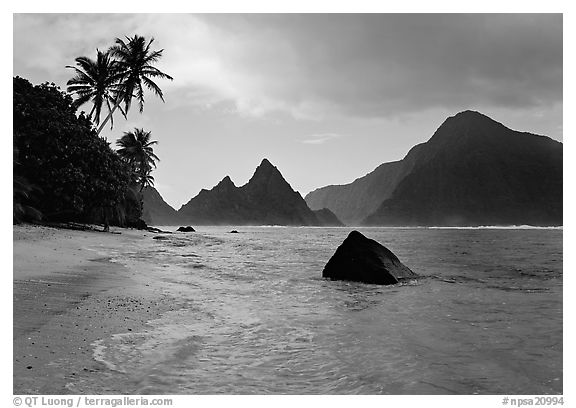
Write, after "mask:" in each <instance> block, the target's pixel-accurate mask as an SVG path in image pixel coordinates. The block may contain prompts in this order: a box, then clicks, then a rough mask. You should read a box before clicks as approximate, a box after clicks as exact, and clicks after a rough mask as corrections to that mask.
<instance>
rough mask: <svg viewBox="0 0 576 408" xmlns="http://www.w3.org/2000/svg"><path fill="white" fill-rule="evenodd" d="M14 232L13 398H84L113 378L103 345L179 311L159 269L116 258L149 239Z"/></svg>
mask: <svg viewBox="0 0 576 408" xmlns="http://www.w3.org/2000/svg"><path fill="white" fill-rule="evenodd" d="M111 230H113V231H114V232H121V233H120V234H107V233H102V232H96V231H75V230H65V229H55V228H51V227H43V226H32V225H15V226H14V227H13V243H14V251H13V260H14V266H13V370H14V371H13V392H14V394H70V393H72V394H77V393H82V390H81V389H78V388H76V387H77V386H78V385H80V386H81V384H85V383H89V382H90V378H93V376H97V375H106V370H107V368H106V366H105V364H103V363H102V362H99V361H97V360H96V359H95V354H94V352H95V350H94V349H95V346H94V345H95V344H97V343H96V342H97V341H99V340H101V339H104V338H109V337H110V336H112V335H115V334H119V333H125V332H137V331H145V330H146V327H147V324H148V322H149V321H150V320H153V319H155V318H158V317H160V316H161V315H162V313H164V312H165V311H168V310H170V309H171V308H172V306H171V304H172V302H171V298H170V297H169V296H168V295H166V294H165V293H163V291H162V285H161V284H158V283H159V282H160V281H159V279H157V277H156V276H155V274H154V270H153V269H146V268H145V267H143V266H142V265H140V264H139V265H138V270H135V268H132V267H130V266H125V265H123V264H120V263H118V262H114V260H113V259H112V256H111V253H110V251H111V250H113V249H114V248H118V247H122V246H125V245H131V244H134V243H135V242H137V240H139V239H143V238H145V237H147V236H148V235H149V234H148V233H146V232H143V231H136V230H124V229H111Z"/></svg>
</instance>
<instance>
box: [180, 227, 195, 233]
mask: <svg viewBox="0 0 576 408" xmlns="http://www.w3.org/2000/svg"><path fill="white" fill-rule="evenodd" d="M176 231H180V232H196V230H195V229H194V228H192V227H191V226H187V227H180V228H178V229H177V230H176Z"/></svg>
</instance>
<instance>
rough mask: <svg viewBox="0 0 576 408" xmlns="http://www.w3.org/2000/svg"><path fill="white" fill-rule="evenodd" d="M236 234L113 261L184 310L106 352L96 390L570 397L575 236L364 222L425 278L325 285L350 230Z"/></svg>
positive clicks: (190, 237)
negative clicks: (566, 271)
mask: <svg viewBox="0 0 576 408" xmlns="http://www.w3.org/2000/svg"><path fill="white" fill-rule="evenodd" d="M235 228H237V229H238V230H239V231H240V232H239V233H238V234H230V233H229V231H230V230H231V229H232V228H231V227H199V228H198V231H197V232H196V233H189V234H185V233H175V234H172V235H170V236H168V239H167V240H152V239H151V238H147V239H145V240H142V241H141V242H139V243H138V244H137V245H136V246H134V247H130V248H126V249H122V250H120V251H119V252H118V251H117V252H116V253H114V254H113V256H114V260H115V261H117V262H125V263H127V264H130V265H131V266H132V267H138V265H140V264H141V263H146V264H147V265H148V266H150V265H153V266H154V268H155V273H157V276H158V283H157V284H159V285H162V287H164V288H165V291H166V293H167V294H169V295H170V296H173V297H174V299H175V300H174V310H173V311H170V312H167V313H166V314H164V315H163V316H162V317H161V318H159V319H156V320H153V321H151V322H150V329H149V330H148V331H147V332H143V333H121V334H117V335H115V336H113V337H110V338H105V339H101V340H99V341H98V342H96V343H95V344H93V347H94V358H95V359H97V360H98V361H101V362H102V363H103V364H105V367H106V368H105V369H104V370H103V373H102V375H100V376H98V378H93V379H92V380H91V385H90V387H91V388H90V389H89V390H87V391H90V392H92V393H99V392H100V393H104V392H107V393H109V392H123V393H132V394H561V393H562V391H563V387H562V377H563V375H562V230H561V229H489V228H484V229H424V228H413V229H402V228H360V229H359V230H360V231H361V232H363V233H364V234H365V235H366V236H368V237H370V238H373V239H375V240H377V241H379V242H380V243H382V244H383V245H385V246H386V247H388V248H389V249H390V250H392V251H393V252H394V253H395V254H396V255H397V256H398V257H399V258H400V260H401V261H402V262H403V263H404V264H406V265H407V266H408V267H410V268H411V269H412V270H413V271H415V272H416V273H418V274H420V275H421V276H422V277H421V278H420V279H418V280H415V281H412V282H410V283H407V284H402V285H395V286H377V285H367V284H361V283H351V282H335V281H329V280H325V279H322V277H321V274H322V269H323V267H324V265H325V263H326V262H327V261H328V259H329V258H330V256H331V255H332V254H333V253H334V251H335V250H336V248H337V247H338V245H339V244H340V243H341V242H342V241H343V239H344V238H345V237H346V236H347V234H348V233H349V232H350V231H351V229H350V228H281V227H235ZM168 229H169V228H168Z"/></svg>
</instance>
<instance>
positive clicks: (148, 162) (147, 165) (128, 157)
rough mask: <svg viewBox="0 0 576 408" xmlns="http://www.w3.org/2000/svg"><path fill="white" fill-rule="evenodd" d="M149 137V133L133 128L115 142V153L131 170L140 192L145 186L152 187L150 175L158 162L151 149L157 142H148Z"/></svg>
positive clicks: (152, 179) (152, 178)
mask: <svg viewBox="0 0 576 408" xmlns="http://www.w3.org/2000/svg"><path fill="white" fill-rule="evenodd" d="M151 137H152V133H151V132H147V131H145V130H144V129H138V128H135V129H134V130H133V131H131V132H124V135H123V136H122V137H121V138H120V139H118V140H117V141H116V145H117V146H119V147H120V149H118V151H117V152H118V154H119V155H120V157H122V158H123V159H124V160H125V161H126V163H128V164H129V165H130V167H131V168H132V170H133V172H134V175H135V182H136V184H138V185H139V186H140V191H142V190H144V187H146V186H153V185H154V177H152V175H151V174H150V173H151V172H152V169H153V168H156V162H157V161H160V159H159V158H158V156H156V155H155V154H154V148H153V147H152V146H153V145H155V144H157V143H158V142H157V141H156V140H150V139H151Z"/></svg>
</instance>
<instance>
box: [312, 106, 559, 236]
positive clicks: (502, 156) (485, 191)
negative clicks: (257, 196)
mask: <svg viewBox="0 0 576 408" xmlns="http://www.w3.org/2000/svg"><path fill="white" fill-rule="evenodd" d="M562 150H563V147H562V143H560V142H557V141H555V140H552V139H550V138H548V137H545V136H538V135H534V134H530V133H523V132H516V131H513V130H511V129H508V128H507V127H505V126H504V125H502V124H501V123H498V122H496V121H494V120H492V119H490V118H489V117H487V116H485V115H482V114H481V113H478V112H473V111H465V112H461V113H459V114H457V115H455V116H453V117H450V118H448V119H447V120H446V121H445V122H444V123H443V124H442V125H441V126H440V127H439V128H438V130H437V131H436V132H435V133H434V135H433V136H432V138H431V139H430V140H429V141H428V142H426V143H422V144H420V145H417V146H415V147H414V148H412V149H411V150H410V152H409V153H408V154H407V155H406V157H405V158H404V159H403V160H401V161H398V162H392V163H385V164H383V165H381V166H379V167H378V168H377V169H376V170H374V171H373V172H372V173H370V174H368V175H366V176H364V177H362V178H360V179H358V180H356V181H354V182H353V183H351V184H348V185H344V186H329V187H324V188H321V189H318V190H316V191H313V192H311V193H310V194H308V195H307V196H306V201H307V203H308V204H309V205H310V207H311V208H313V209H315V208H319V207H327V208H329V209H331V210H332V211H333V212H334V213H335V214H336V215H337V216H338V217H339V218H341V219H343V220H344V221H345V222H348V223H359V224H363V225H406V226H407V225H518V224H530V225H562V183H563V175H562Z"/></svg>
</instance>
